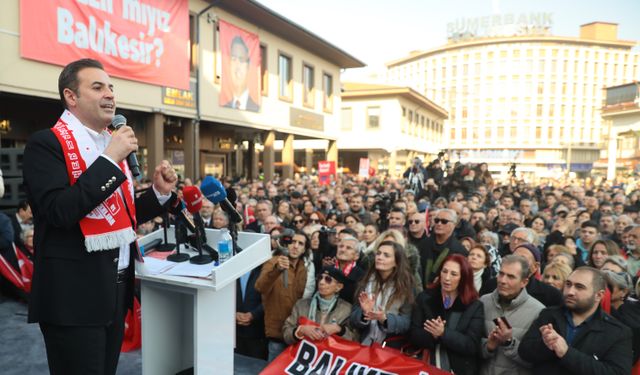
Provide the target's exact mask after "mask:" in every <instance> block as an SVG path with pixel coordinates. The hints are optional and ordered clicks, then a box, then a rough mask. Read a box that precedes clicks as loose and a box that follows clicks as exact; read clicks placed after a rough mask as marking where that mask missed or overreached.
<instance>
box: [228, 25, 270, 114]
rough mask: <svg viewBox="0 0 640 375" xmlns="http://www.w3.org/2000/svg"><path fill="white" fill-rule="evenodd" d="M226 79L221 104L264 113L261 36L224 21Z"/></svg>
mask: <svg viewBox="0 0 640 375" xmlns="http://www.w3.org/2000/svg"><path fill="white" fill-rule="evenodd" d="M220 51H221V52H222V77H221V81H220V83H221V87H222V89H221V90H222V91H221V92H220V97H219V102H218V104H219V105H220V106H221V107H227V108H234V109H239V110H242V111H253V112H258V111H260V98H261V97H262V96H261V95H260V67H261V66H262V64H261V62H260V61H261V55H260V39H259V38H258V35H257V34H254V33H250V32H248V31H246V30H244V29H241V28H239V27H237V26H234V25H232V24H230V23H227V22H225V21H222V20H220Z"/></svg>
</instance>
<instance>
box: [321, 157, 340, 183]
mask: <svg viewBox="0 0 640 375" xmlns="http://www.w3.org/2000/svg"><path fill="white" fill-rule="evenodd" d="M335 174H336V162H335V161H319V162H318V183H320V185H329V184H330V183H331V177H332V176H334V177H335Z"/></svg>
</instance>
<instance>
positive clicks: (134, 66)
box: [20, 0, 189, 90]
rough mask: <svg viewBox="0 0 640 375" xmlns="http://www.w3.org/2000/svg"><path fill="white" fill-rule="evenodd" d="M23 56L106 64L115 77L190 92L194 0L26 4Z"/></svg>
mask: <svg viewBox="0 0 640 375" xmlns="http://www.w3.org/2000/svg"><path fill="white" fill-rule="evenodd" d="M20 55H21V56H22V57H24V58H27V59H33V60H38V61H43V62H47V63H52V64H57V65H66V64H68V63H70V62H72V61H74V60H78V59H81V58H93V59H96V60H98V61H100V62H101V63H102V64H103V65H104V67H105V70H106V71H107V73H109V74H110V75H112V76H115V77H120V78H125V79H130V80H134V81H140V82H145V83H150V84H154V85H160V86H168V87H175V88H179V89H183V90H188V89H189V1H188V0H153V1H152V0H147V1H142V0H47V1H42V0H21V1H20Z"/></svg>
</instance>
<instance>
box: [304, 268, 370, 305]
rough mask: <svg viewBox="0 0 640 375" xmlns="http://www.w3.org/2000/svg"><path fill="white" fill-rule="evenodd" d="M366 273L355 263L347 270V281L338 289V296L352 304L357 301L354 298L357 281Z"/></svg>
mask: <svg viewBox="0 0 640 375" xmlns="http://www.w3.org/2000/svg"><path fill="white" fill-rule="evenodd" d="M318 272H319V271H316V274H319V273H318ZM366 273H367V272H366V271H365V270H364V269H362V268H361V267H360V266H358V265H357V264H356V266H355V267H353V269H352V270H351V272H349V276H347V282H345V283H344V286H343V288H342V290H341V291H340V298H342V299H343V300H345V301H347V302H349V303H350V304H352V305H353V304H354V301H358V299H357V298H356V290H357V289H358V283H359V282H360V280H362V278H363V277H364V275H365V274H366Z"/></svg>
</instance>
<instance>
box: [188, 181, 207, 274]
mask: <svg viewBox="0 0 640 375" xmlns="http://www.w3.org/2000/svg"><path fill="white" fill-rule="evenodd" d="M182 196H183V197H184V202H185V204H186V206H187V211H189V213H191V214H192V215H193V219H194V222H195V223H194V224H195V225H194V226H195V230H194V233H195V235H196V248H197V249H198V255H197V256H194V257H192V258H191V259H190V260H189V261H190V262H191V263H194V264H207V263H211V262H212V261H213V258H211V256H209V255H206V254H204V255H203V254H202V240H203V235H204V240H205V241H206V233H204V222H203V221H202V217H201V216H200V209H201V208H202V200H203V199H204V197H203V196H202V192H201V191H200V189H198V187H197V186H185V187H184V189H182Z"/></svg>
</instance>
